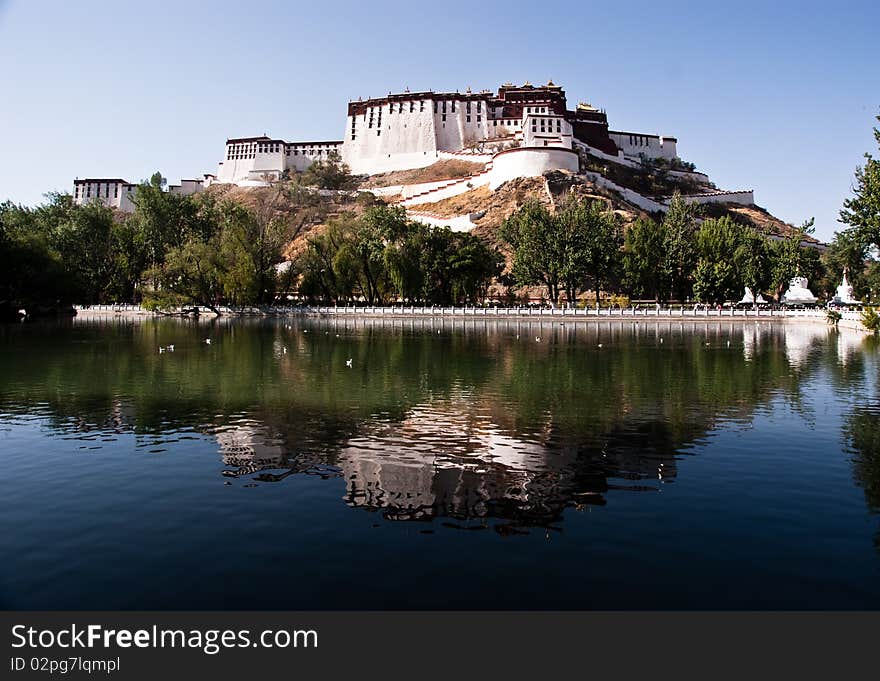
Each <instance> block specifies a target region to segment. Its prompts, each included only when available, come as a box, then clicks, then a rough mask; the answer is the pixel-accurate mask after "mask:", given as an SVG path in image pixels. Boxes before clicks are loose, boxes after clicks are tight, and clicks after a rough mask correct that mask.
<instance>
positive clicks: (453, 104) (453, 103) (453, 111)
mask: <svg viewBox="0 0 880 681" xmlns="http://www.w3.org/2000/svg"><path fill="white" fill-rule="evenodd" d="M452 113H455V100H454V99H453V100H452Z"/></svg>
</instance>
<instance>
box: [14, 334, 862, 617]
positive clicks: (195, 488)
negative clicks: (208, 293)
mask: <svg viewBox="0 0 880 681" xmlns="http://www.w3.org/2000/svg"><path fill="white" fill-rule="evenodd" d="M207 337H210V338H211V339H212V343H211V344H210V345H208V344H206V343H204V339H205V338H207ZM538 338H540V341H538V340H537V339H538ZM0 343H2V347H3V348H4V351H3V353H2V354H0V370H2V372H3V375H4V376H5V377H6V378H5V380H4V382H3V384H2V386H0V411H2V413H0V424H3V423H5V424H6V428H7V430H8V432H9V433H11V436H12V437H13V438H15V437H18V438H20V440H13V442H28V443H29V446H34V447H35V448H36V450H37V451H40V448H42V449H43V450H44V451H45V452H46V456H48V457H49V459H51V460H52V462H53V465H68V469H69V471H70V473H69V475H71V476H75V475H89V476H100V475H101V466H105V467H107V466H110V468H109V469H107V468H105V472H106V473H107V474H108V476H111V477H110V478H108V479H114V480H116V479H120V480H123V479H124V480H125V482H124V485H127V486H131V485H134V486H136V488H137V490H138V493H139V494H141V493H142V494H145V495H147V494H150V493H151V490H152V493H161V491H162V489H163V485H164V486H166V487H169V488H170V487H172V486H174V485H175V484H178V483H171V482H168V481H166V482H158V480H159V479H161V480H165V478H157V477H155V476H156V473H157V472H158V471H159V470H160V469H159V468H156V466H160V465H161V466H164V467H165V469H166V470H171V469H174V470H176V469H178V468H179V467H181V466H183V467H184V468H180V471H182V473H180V472H179V473H178V474H177V475H178V476H181V475H183V476H184V477H185V479H186V480H187V481H188V482H187V483H186V484H187V485H188V487H186V488H180V490H179V491H178V492H176V495H177V497H176V498H177V500H176V501H173V502H168V503H172V504H174V505H175V508H177V507H178V506H179V508H177V511H179V512H181V513H182V514H183V515H186V514H187V513H189V512H191V510H190V508H189V506H190V505H191V504H192V505H195V504H196V503H197V502H196V498H197V497H199V496H200V495H204V497H205V499H206V500H207V501H205V499H203V500H202V501H201V502H199V503H202V504H205V503H209V504H214V503H221V502H220V501H219V497H217V499H218V501H213V500H214V498H215V495H216V492H214V491H212V490H214V489H215V488H214V487H213V485H216V484H218V483H221V484H223V485H224V486H225V487H227V488H229V487H232V488H241V489H242V491H243V492H246V493H247V494H246V495H245V496H243V497H238V496H235V497H230V499H231V500H234V501H232V502H231V503H232V506H229V507H228V510H229V512H230V513H232V511H233V509H238V512H239V513H241V512H242V511H247V513H250V512H251V511H253V512H256V510H257V507H259V506H261V505H262V504H264V503H272V504H276V503H277V504H281V503H282V501H283V500H284V499H288V501H289V502H290V501H296V500H297V499H298V497H297V496H288V495H296V494H298V492H296V490H297V489H300V487H301V486H300V485H297V484H294V482H295V481H296V480H298V479H301V480H304V481H305V480H316V481H318V484H319V485H320V487H317V488H314V491H310V492H309V494H312V495H314V494H318V495H320V496H319V497H315V498H314V500H313V502H310V503H312V508H311V510H310V512H309V516H308V517H309V518H310V521H309V523H310V525H309V526H311V527H312V529H313V531H318V532H319V534H320V536H321V538H322V539H321V541H323V542H330V543H331V544H332V543H334V542H335V541H336V539H334V538H333V537H334V533H335V531H336V529H335V528H336V527H338V524H339V523H340V522H342V521H341V520H334V521H331V520H329V519H325V520H319V519H318V516H316V515H314V514H316V513H319V514H321V515H323V516H324V517H325V518H328V517H329V516H328V514H330V515H332V516H333V517H334V518H335V517H337V516H336V512H335V511H334V510H333V506H334V505H336V506H340V507H342V508H343V509H344V508H345V506H346V505H347V506H348V507H350V508H351V509H353V510H351V511H347V513H368V514H370V516H372V518H373V522H386V521H403V524H408V523H410V522H412V523H414V524H413V526H414V527H416V528H428V530H430V532H432V533H433V532H436V531H439V530H441V529H442V530H443V531H444V532H446V531H453V532H454V531H456V530H469V529H491V530H494V532H492V534H497V535H501V536H505V537H507V536H513V537H518V539H514V541H515V542H522V541H526V538H527V537H529V536H530V535H532V534H534V529H535V528H542V532H541V533H540V534H543V532H544V531H545V530H556V531H558V532H559V533H562V534H565V533H572V539H571V540H569V541H573V539H574V537H576V536H578V535H580V534H581V533H583V532H584V531H585V527H582V525H581V521H577V520H576V519H575V518H576V516H572V515H571V514H570V513H569V511H571V512H574V513H576V512H577V511H586V510H589V509H591V508H592V509H596V508H599V507H602V508H603V509H608V512H611V513H612V515H611V516H607V517H608V518H614V517H617V514H618V513H620V514H624V515H623V516H621V518H623V517H626V518H627V520H626V521H625V522H626V526H627V527H629V530H627V531H625V532H622V533H621V534H619V535H618V536H617V537H616V538H614V539H612V538H611V537H612V536H613V534H608V535H605V534H603V537H604V538H603V540H602V541H603V542H612V545H617V544H618V543H619V546H618V548H617V549H615V551H622V550H623V548H622V547H623V546H627V545H628V544H627V542H633V541H635V540H634V539H631V538H630V537H632V536H634V532H644V531H645V530H646V528H650V527H652V526H653V524H655V523H660V522H661V520H660V519H661V518H665V520H664V521H662V522H666V523H669V522H673V521H671V520H670V518H669V517H666V516H667V514H675V517H676V518H678V520H676V521H674V522H681V521H682V520H683V519H685V518H687V520H686V521H685V522H684V525H688V524H693V523H695V522H700V523H706V524H707V527H700V528H696V527H695V528H693V529H692V530H691V532H692V533H693V534H694V538H693V539H692V540H691V539H679V541H686V542H691V541H692V542H694V545H693V546H691V547H690V548H689V549H688V550H689V551H691V552H694V551H695V552H697V554H699V552H700V551H701V548H700V546H699V542H700V541H702V542H703V543H705V542H706V537H705V536H704V537H703V539H702V540H699V539H698V538H697V535H699V533H700V532H704V533H705V532H709V535H708V536H709V537H710V538H711V537H713V536H714V535H716V534H717V535H718V537H719V538H720V535H721V534H723V533H725V532H729V531H731V528H730V527H725V526H724V524H725V523H728V522H729V521H730V519H729V518H728V519H724V516H725V514H733V515H734V516H736V517H737V518H739V520H737V521H736V522H746V521H744V520H742V519H743V518H746V517H750V516H751V514H753V513H757V512H759V511H762V512H764V513H770V512H775V511H774V509H778V512H779V514H780V515H779V519H780V522H782V520H781V519H782V518H783V517H784V516H785V514H789V513H791V512H792V508H791V506H790V505H789V500H788V499H787V497H786V494H787V491H786V490H791V493H792V494H796V495H802V496H798V497H797V499H798V501H797V503H799V504H803V503H805V502H803V501H802V499H803V498H808V495H807V496H804V492H805V491H809V494H813V495H814V497H815V501H816V503H818V502H819V499H820V496H822V495H826V494H827V495H831V497H838V498H839V497H840V495H841V494H846V495H847V496H848V498H849V496H850V494H851V493H850V491H848V490H845V489H844V488H841V487H834V485H840V484H843V483H833V482H832V481H833V480H839V479H841V478H840V477H839V473H838V470H844V471H845V470H847V469H848V473H847V475H846V476H845V478H843V479H844V480H848V483H847V484H848V485H849V487H851V488H852V490H859V489H860V490H862V493H863V499H862V501H861V505H862V506H861V507H862V512H863V513H864V512H867V513H868V514H869V515H870V514H872V513H876V512H877V511H878V509H880V493H878V489H880V466H878V463H877V461H878V459H880V456H878V454H877V452H878V448H880V435H877V433H880V407H878V406H877V404H878V398H877V396H876V391H875V379H876V370H877V364H876V356H875V353H876V349H875V347H874V344H873V341H872V339H865V338H863V337H862V336H859V335H858V334H853V333H849V332H835V331H834V330H831V329H826V328H823V327H822V326H821V325H811V324H800V325H798V324H791V325H788V326H785V327H783V326H781V325H774V324H769V323H760V324H743V323H739V324H732V323H724V322H712V323H698V322H682V321H669V322H660V323H650V324H633V325H630V324H620V323H613V322H608V323H596V322H592V323H578V324H569V325H560V324H559V323H556V324H552V323H547V322H543V323H540V322H516V321H502V322H483V321H479V322H478V321H469V322H458V321H456V322H454V323H452V322H450V321H449V320H444V321H442V322H441V321H431V320H405V321H399V320H398V321H390V320H375V321H370V320H351V319H349V320H342V321H336V320H333V321H319V320H293V321H292V320H280V321H269V322H266V321H260V322H256V321H254V322H248V321H232V320H219V321H215V322H213V323H205V322H181V321H176V320H164V321H143V320H137V321H130V320H114V321H112V322H104V323H95V322H85V321H74V322H73V323H72V324H70V325H65V326H53V327H49V326H46V327H38V326H34V327H15V328H4V329H0ZM169 344H174V346H175V350H174V352H173V353H170V352H165V353H162V354H159V353H158V352H157V348H158V347H159V346H167V345H169ZM349 359H350V360H351V367H348V366H347V360H349ZM829 405H833V410H834V413H833V414H832V413H831V412H829V409H831V408H832V407H831V406H829ZM29 424H33V425H29ZM34 427H36V428H37V431H33V428H34ZM802 438H805V439H804V440H803V441H802V440H801V439H802ZM810 438H812V440H811V439H810ZM743 439H746V440H748V441H749V442H750V443H752V444H750V445H749V448H748V449H747V450H744V451H741V450H740V449H738V447H739V445H738V444H737V443H738V442H739V441H740V440H743ZM789 445H790V446H789ZM812 446H815V448H816V451H815V453H814V452H812V451H810V447H812ZM789 450H791V451H789ZM74 452H93V453H96V454H95V455H96V456H97V455H99V454H100V453H101V452H106V453H108V454H112V456H113V458H112V459H109V460H108V459H96V460H95V462H94V463H90V461H89V459H87V458H82V456H81V455H78V458H76V459H67V460H66V459H65V457H70V456H72V455H73V453H74ZM218 452H219V460H218V459H217V453H218ZM803 452H807V453H808V454H809V456H802V453H803ZM131 456H135V457H136V458H135V459H130V458H126V457H131ZM145 457H155V458H152V459H151V458H145ZM166 457H171V458H166ZM186 457H191V458H186ZM690 459H693V460H694V465H688V464H686V463H685V462H687V461H688V460H690ZM98 461H101V462H102V463H98ZM163 462H164V463H163ZM70 464H74V465H73V466H70ZM829 467H830V468H829ZM126 469H128V470H129V474H128V475H127V476H126V472H125V471H126ZM132 469H136V470H137V471H139V473H138V475H137V477H132V474H131V472H130V471H131V470H132ZM782 470H784V471H785V473H784V475H785V476H786V482H785V483H784V484H783V486H782V487H780V485H779V483H778V482H776V480H775V479H774V476H779V475H780V471H782ZM144 473H147V474H146V476H145V475H144ZM151 476H152V477H151ZM835 476H837V477H835ZM37 477H39V476H37ZM72 482H73V484H75V480H74V481H72ZM270 483H271V484H270ZM30 484H34V485H36V486H37V487H39V480H38V479H36V480H33V481H32V482H31V483H30ZM178 486H179V485H178ZM203 487H204V489H202V488H203ZM285 489H289V492H285V491H284V490H285ZM308 489H309V490H313V488H312V487H310V486H309V487H308ZM271 490H276V491H274V492H273V491H271ZM781 490H782V491H781ZM115 494H116V493H115V492H114V493H112V494H111V496H112V495H115ZM279 494H280V496H279ZM328 494H329V495H330V496H327V495H328ZM267 495H271V496H267ZM670 495H671V496H670ZM190 496H192V500H191V501H187V499H188V498H189V497H190ZM309 498H310V499H312V497H309ZM765 498H766V500H767V501H766V502H765V501H762V499H765ZM792 498H795V497H792ZM823 498H824V497H823ZM113 499H114V500H115V503H118V504H120V505H121V506H122V507H123V508H125V506H126V504H128V503H130V501H126V500H124V499H122V500H120V499H118V498H117V497H116V496H113ZM639 500H642V501H639ZM652 500H653V501H652ZM664 500H665V501H664ZM69 503H70V504H71V508H72V509H76V508H79V507H81V506H82V505H83V504H84V503H85V502H84V501H83V500H77V501H74V500H71V501H70V502H69ZM222 503H226V504H228V503H230V502H229V501H227V502H222ZM683 503H687V504H690V506H689V508H690V509H691V510H686V509H685V508H683V507H680V506H679V504H683ZM715 504H718V507H717V508H715V506H714V505H715ZM615 505H617V506H619V510H618V511H614V509H615ZM249 506H251V507H253V508H252V509H249V508H248V507H249ZM193 508H195V506H193ZM848 508H849V509H850V510H849V511H848V512H852V513H855V512H856V507H853V506H851V505H850V506H849V507H848ZM768 509H769V510H768ZM279 510H280V507H279ZM803 512H804V514H805V516H807V515H809V514H811V513H813V509H812V508H811V507H808V505H807V506H804V508H803ZM302 513H303V512H302V511H301V512H300V517H302ZM682 514H685V515H682ZM270 517H271V516H270ZM605 517H606V516H604V515H602V516H596V517H595V519H594V521H593V525H594V526H595V528H594V529H592V530H590V531H591V532H594V531H600V530H599V529H597V528H601V527H602V523H604V522H606V521H605V520H602V519H603V518H605ZM260 518H261V519H260V520H259V523H260V526H262V524H265V523H268V524H270V525H271V524H272V523H273V522H277V523H278V527H276V528H274V529H275V530H278V531H281V529H282V527H283V526H286V525H285V524H284V523H283V522H282V521H281V519H280V517H279V519H278V520H277V521H270V520H268V519H267V516H265V515H263V516H261V517H260ZM710 518H711V520H710ZM640 519H641V520H640ZM351 521H354V517H351V518H350V519H349V520H346V521H344V523H345V524H346V525H347V524H348V523H349V522H351ZM163 522H166V520H165V516H163ZM167 522H170V520H169V521H167ZM225 522H226V523H227V524H228V523H230V522H233V523H234V522H236V521H234V520H230V519H229V518H227V520H226V521H225ZM242 522H243V521H242ZM597 522H598V523H599V524H598V525H596V523H597ZM619 522H621V523H622V522H624V521H623V520H620V521H619ZM749 522H751V521H749ZM840 522H841V523H843V522H847V523H848V522H850V521H849V520H846V521H844V520H843V519H842V518H841V519H840ZM334 523H335V525H334ZM323 524H326V527H324V526H323ZM394 524H399V523H394ZM873 524H874V527H875V530H874V533H876V522H874V523H873ZM709 525H711V527H709ZM771 525H772V523H771ZM374 527H375V525H374ZM755 527H756V528H757V527H758V525H755ZM780 527H782V528H783V529H782V530H781V531H783V532H788V531H792V532H793V531H794V526H792V529H791V530H789V529H786V528H787V527H788V526H785V525H780ZM722 528H723V529H722ZM229 529H230V528H229V527H227V528H226V530H227V531H229ZM267 529H268V525H267ZM620 529H621V530H622V529H623V526H622V525H621V527H620ZM242 530H244V527H242ZM189 531H195V530H192V529H191V530H189ZM302 531H303V532H305V531H306V529H305V528H303V529H302ZM347 531H348V532H351V531H352V530H347ZM424 531H427V530H424ZM608 531H609V532H611V529H610V528H609V530H608ZM764 531H766V530H756V532H764ZM196 532H197V536H200V534H201V533H203V531H202V530H198V531H196ZM602 532H604V530H602ZM466 534H467V533H466ZM673 534H675V532H674V531H673ZM355 536H357V537H360V536H361V535H360V534H356V535H355ZM462 536H464V535H462ZM680 536H686V535H680ZM875 536H876V534H875ZM366 537H367V535H363V539H364V540H366ZM201 539H202V540H203V541H206V542H207V541H208V540H207V538H206V537H201ZM350 540H351V537H349V539H347V540H346V541H350ZM194 541H195V540H194ZM339 541H341V539H340V540H339ZM791 541H795V539H794V538H792V539H791ZM875 541H876V539H875ZM869 543H870V542H869ZM309 545H310V546H312V545H313V544H309ZM770 545H771V544H770V543H768V547H769V546H770ZM314 546H316V548H315V550H317V546H318V545H317V544H314ZM340 546H341V545H340ZM484 549H485V550H488V548H487V547H483V548H481V550H484ZM263 550H265V551H271V550H277V548H276V549H271V550H270V549H269V548H268V547H264V549H263ZM570 550H572V551H575V550H578V551H579V550H581V549H577V548H576V546H575V545H571V546H570ZM627 550H636V547H635V546H633V547H632V549H627ZM644 550H647V549H646V547H644V546H643V548H642V551H644ZM768 550H769V548H768ZM805 550H806V549H805ZM609 555H616V554H614V553H613V552H612V553H611V554H609ZM636 555H638V554H633V556H636ZM768 555H769V554H768ZM873 555H874V556H875V558H874V559H872V560H876V555H877V554H876V553H874V554H873ZM487 559H488V558H487ZM498 559H499V560H502V557H501V556H499V557H498ZM709 559H710V556H709V555H708V554H707V556H706V560H709ZM669 560H672V558H671V557H670V558H669ZM768 560H769V557H768ZM566 564H567V563H565V562H563V563H560V564H559V566H558V567H559V569H564V568H565V565H566ZM246 567H247V569H248V570H251V569H253V570H263V569H266V568H265V567H263V568H257V567H254V566H253V565H250V564H248V565H247V566H246ZM352 569H354V567H353V568H352ZM618 569H619V568H618ZM866 569H867V568H866ZM328 578H329V577H328ZM0 595H2V594H0ZM305 602H308V601H305ZM542 602H543V601H542ZM786 602H788V601H786ZM805 602H806V601H805ZM297 603H300V601H297ZM427 603H428V604H429V605H430V602H427ZM547 603H550V604H554V603H556V601H553V600H552V599H551V600H548V601H547ZM491 604H494V606H495V607H517V606H516V604H515V603H511V604H509V605H507V604H503V603H497V602H495V601H492V602H491ZM317 605H318V606H319V607H320V603H318V604H317Z"/></svg>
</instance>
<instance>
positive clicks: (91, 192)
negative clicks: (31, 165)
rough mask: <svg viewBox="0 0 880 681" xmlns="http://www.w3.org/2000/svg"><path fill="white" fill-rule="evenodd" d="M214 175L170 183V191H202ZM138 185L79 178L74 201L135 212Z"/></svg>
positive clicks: (121, 181) (113, 180) (101, 179)
mask: <svg viewBox="0 0 880 681" xmlns="http://www.w3.org/2000/svg"><path fill="white" fill-rule="evenodd" d="M214 179H215V177H214V176H213V175H205V176H204V179H202V180H181V181H180V184H172V185H168V192H169V193H171V194H178V195H180V196H189V195H190V194H195V193H197V192H200V191H202V190H203V189H204V188H205V187H207V186H208V185H210V184H211V182H213V181H214ZM137 187H138V185H137V184H135V183H133V182H128V181H127V180H123V179H120V178H112V179H107V178H85V179H82V180H80V179H79V178H77V179H75V180H74V181H73V202H74V204H76V205H77V206H82V205H84V204H86V203H90V202H92V201H99V202H100V203H102V204H104V205H105V206H109V207H110V208H116V209H117V210H121V211H122V212H124V213H133V212H134V209H135V204H134V197H135V192H136V191H137Z"/></svg>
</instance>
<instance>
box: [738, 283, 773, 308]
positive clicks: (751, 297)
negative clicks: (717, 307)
mask: <svg viewBox="0 0 880 681" xmlns="http://www.w3.org/2000/svg"><path fill="white" fill-rule="evenodd" d="M766 302H767V301H766V300H764V296H763V295H761V294H760V293H759V294H758V299H757V300H755V294H754V293H752V289H750V288H749V287H748V286H746V292H745V293H744V294H743V297H742V300H741V301H739V304H740V305H754V304H755V303H758V305H763V304H764V303H766Z"/></svg>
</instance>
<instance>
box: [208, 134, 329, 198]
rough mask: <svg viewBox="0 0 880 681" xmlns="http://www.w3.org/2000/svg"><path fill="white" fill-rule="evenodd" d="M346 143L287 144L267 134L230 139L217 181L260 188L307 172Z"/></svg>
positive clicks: (218, 170) (219, 168)
mask: <svg viewBox="0 0 880 681" xmlns="http://www.w3.org/2000/svg"><path fill="white" fill-rule="evenodd" d="M341 147H342V142H285V141H284V140H279V139H272V138H270V137H267V136H266V135H262V136H260V137H237V138H233V139H228V140H226V153H225V155H224V157H223V160H222V161H221V162H220V165H219V167H218V169H217V176H216V181H217V182H234V183H236V184H240V185H245V186H246V185H248V184H253V185H256V186H259V185H261V184H265V183H266V182H274V181H277V180H280V179H281V176H282V175H283V174H284V172H285V171H290V170H295V171H299V172H301V171H303V170H305V169H306V168H308V167H309V166H310V165H311V164H312V161H317V160H326V159H327V158H329V157H330V154H331V153H333V152H336V153H337V154H338V153H339V152H340V149H341Z"/></svg>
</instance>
